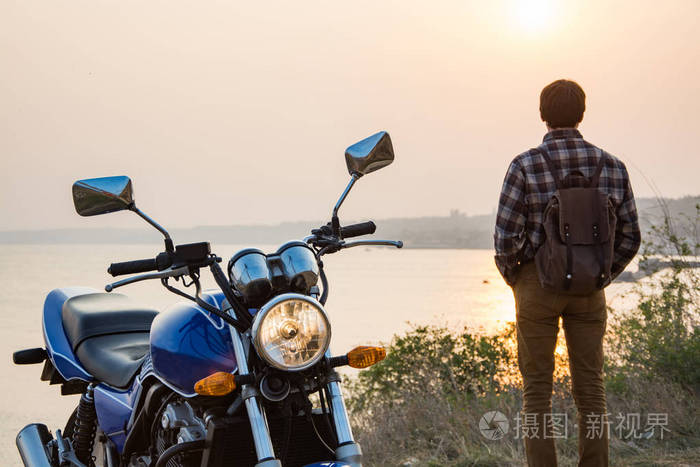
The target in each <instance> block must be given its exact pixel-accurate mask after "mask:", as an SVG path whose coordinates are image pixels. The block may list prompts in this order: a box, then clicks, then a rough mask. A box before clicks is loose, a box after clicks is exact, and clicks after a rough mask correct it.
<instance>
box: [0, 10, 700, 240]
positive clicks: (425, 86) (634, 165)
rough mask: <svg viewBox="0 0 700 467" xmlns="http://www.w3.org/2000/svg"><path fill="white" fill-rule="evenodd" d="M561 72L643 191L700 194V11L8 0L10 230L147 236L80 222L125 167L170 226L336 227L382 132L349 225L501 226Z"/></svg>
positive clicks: (588, 128)
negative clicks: (355, 169) (450, 219)
mask: <svg viewBox="0 0 700 467" xmlns="http://www.w3.org/2000/svg"><path fill="white" fill-rule="evenodd" d="M558 78H569V79H574V80H576V81H578V82H579V83H580V84H581V85H582V87H583V88H584V90H585V91H586V93H587V96H588V99H587V108H588V109H587V111H586V114H585V117H584V121H583V123H582V125H581V131H582V133H583V134H584V137H585V138H586V139H587V140H589V141H591V142H592V143H594V144H597V145H600V146H602V147H604V148H605V149H607V150H608V151H610V152H611V153H613V154H615V155H617V156H618V157H620V158H621V159H623V161H625V162H626V164H627V166H628V168H629V171H630V175H631V179H632V183H633V187H634V190H635V193H636V195H637V196H651V195H653V194H654V188H653V187H655V189H656V190H658V192H659V193H660V194H662V195H664V196H668V197H679V196H683V195H689V194H693V195H697V194H700V183H699V182H698V177H699V175H700V149H698V148H699V147H700V146H699V143H698V137H699V136H700V134H699V133H700V2H699V1H695V0H688V1H669V2H658V1H653V2H652V1H639V0H637V1H591V0H587V1H555V0H551V1H548V0H533V1H525V0H496V1H489V2H485V1H475V2H469V1H437V2H436V1H430V2H427V1H406V0H401V1H376V0H375V1H352V2H350V1H346V2H337V1H334V2H329V1H295V2H292V1H283V2H233V1H204V2H194V1H187V2H186V1H173V0H169V1H127V0H120V1H111V2H107V1H94V0H91V1H69V2H57V1H50V2H46V1H42V2H39V1H34V0H25V1H13V0H4V1H2V2H0V156H1V157H2V170H0V218H1V219H2V223H0V230H13V229H42V228H55V227H81V226H82V227H86V228H87V227H101V226H117V225H118V226H124V227H135V226H142V225H143V224H142V221H141V220H140V219H138V218H137V217H136V216H130V215H127V214H116V215H112V216H106V217H101V218H91V219H81V218H79V217H78V216H77V215H76V214H75V212H74V210H73V206H72V201H71V198H70V187H71V184H72V183H73V181H75V180H76V179H79V178H89V177H95V176H104V175H118V174H126V175H129V176H131V177H132V179H133V181H134V188H135V193H136V199H137V202H138V204H139V206H140V207H141V209H143V210H144V211H146V212H147V213H149V214H150V215H151V216H153V217H155V218H156V219H157V220H158V221H159V222H160V223H162V224H164V225H166V226H173V227H187V226H194V225H221V224H240V223H277V222H281V221H290V220H307V219H312V220H315V219H324V218H327V217H329V214H330V210H331V208H332V206H333V204H334V202H335V200H336V198H337V196H338V195H339V194H340V192H341V191H342V189H343V188H344V186H345V184H346V183H347V178H348V175H347V172H346V169H345V163H344V159H343V153H344V150H345V148H346V147H347V146H348V145H350V144H352V143H353V142H355V141H356V140H359V139H362V138H364V137H366V136H369V135H370V134H372V133H374V132H376V131H378V130H382V129H383V130H387V131H388V132H389V133H390V134H391V136H392V139H393V142H394V149H395V152H396V161H395V163H394V164H393V165H391V166H389V167H387V168H386V169H383V170H382V171H380V172H377V173H374V174H371V175H368V176H367V177H365V178H363V179H362V180H361V181H360V182H359V183H358V185H357V186H356V187H355V189H354V191H353V193H352V194H351V197H350V198H349V199H348V201H347V203H346V205H345V207H344V209H343V211H342V215H343V216H344V217H345V218H348V219H353V220H362V219H370V218H379V219H380V218H386V217H399V216H421V215H447V214H448V213H449V211H450V209H453V208H457V209H460V210H462V211H465V212H467V213H468V214H483V213H490V212H492V210H493V209H494V208H495V206H496V202H497V197H498V193H499V190H500V187H501V183H502V180H503V174H504V173H505V170H506V168H507V165H508V163H509V162H510V160H511V159H512V158H513V157H514V156H516V155H517V154H518V153H520V152H522V151H524V150H526V149H528V148H530V147H533V146H536V145H538V144H539V142H540V141H541V139H542V136H543V134H544V132H545V129H544V125H543V124H542V122H541V121H540V119H539V112H538V104H539V102H538V98H539V92H540V90H541V89H542V87H543V86H544V85H546V84H548V83H549V82H551V81H553V80H555V79H558ZM144 228H145V227H144ZM232 240H233V239H232Z"/></svg>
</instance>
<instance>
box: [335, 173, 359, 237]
mask: <svg viewBox="0 0 700 467" xmlns="http://www.w3.org/2000/svg"><path fill="white" fill-rule="evenodd" d="M359 178H360V175H358V174H357V173H353V174H352V176H351V178H350V183H348V186H346V187H345V190H344V191H343V193H342V194H341V195H340V199H339V200H338V202H337V203H335V207H334V208H333V216H332V217H331V226H332V227H333V234H335V235H338V234H340V219H338V210H339V209H340V206H342V205H343V201H345V198H347V197H348V193H350V189H352V186H353V185H354V184H355V182H356V181H357V180H358V179H359Z"/></svg>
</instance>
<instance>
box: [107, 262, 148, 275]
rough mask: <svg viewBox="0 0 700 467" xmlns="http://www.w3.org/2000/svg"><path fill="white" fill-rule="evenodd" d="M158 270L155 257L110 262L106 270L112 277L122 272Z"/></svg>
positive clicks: (122, 273)
mask: <svg viewBox="0 0 700 467" xmlns="http://www.w3.org/2000/svg"><path fill="white" fill-rule="evenodd" d="M157 270H158V262H157V261H156V259H155V258H152V259H137V260H134V261H123V262H121V263H112V264H110V266H109V268H108V269H107V272H108V273H110V274H111V275H112V276H113V277H117V276H123V275H124V274H136V273H138V272H150V271H157Z"/></svg>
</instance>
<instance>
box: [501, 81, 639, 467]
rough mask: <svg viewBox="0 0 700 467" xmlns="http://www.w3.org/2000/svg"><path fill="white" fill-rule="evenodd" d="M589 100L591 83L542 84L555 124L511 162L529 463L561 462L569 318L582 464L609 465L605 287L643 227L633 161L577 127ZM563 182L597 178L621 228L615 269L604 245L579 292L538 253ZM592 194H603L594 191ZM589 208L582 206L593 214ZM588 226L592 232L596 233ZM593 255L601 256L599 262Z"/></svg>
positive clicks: (512, 257)
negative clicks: (562, 371) (554, 282)
mask: <svg viewBox="0 0 700 467" xmlns="http://www.w3.org/2000/svg"><path fill="white" fill-rule="evenodd" d="M585 99H586V96H585V94H584V92H583V89H581V87H580V86H579V85H578V84H577V83H575V82H573V81H568V80H558V81H555V82H553V83H551V84H549V85H548V86H546V87H545V88H544V89H543V90H542V93H541V95H540V115H541V117H542V120H543V121H544V122H545V123H546V124H547V130H548V132H547V134H546V135H545V137H544V141H543V143H542V144H541V145H540V146H539V147H538V148H536V149H534V150H530V151H527V152H524V153H522V154H520V155H519V156H518V157H516V158H515V159H514V160H513V161H512V162H511V164H510V167H509V168H508V171H507V173H506V176H505V180H504V183H503V189H502V191H501V196H500V200H499V205H498V215H497V218H496V232H495V235H494V239H495V248H496V258H495V259H496V265H497V266H498V269H499V270H500V272H501V274H502V275H503V277H504V279H505V281H506V282H507V283H508V284H509V285H510V286H511V287H512V288H513V293H514V296H515V306H516V322H517V336H518V365H519V367H520V372H521V374H522V377H523V384H524V391H523V414H522V415H523V417H526V418H527V419H528V420H529V421H530V422H533V421H534V424H535V427H534V429H533V428H532V427H528V428H530V429H529V430H528V436H523V437H524V438H525V450H526V453H527V460H528V464H529V465H530V466H546V467H553V466H556V465H557V459H556V453H555V449H554V439H553V436H552V435H553V433H552V428H553V426H552V414H551V397H552V379H553V372H554V350H555V345H556V340H557V332H558V330H559V318H560V317H561V319H562V322H563V328H564V334H565V337H566V343H567V348H568V353H569V365H570V370H571V379H572V392H573V395H574V400H575V401H576V406H577V409H578V429H579V465H580V466H607V465H608V430H607V420H606V412H607V410H606V402H605V388H604V384H603V375H602V371H603V336H604V334H605V325H606V319H607V313H606V305H605V293H604V292H603V290H602V287H603V286H604V285H606V284H607V283H609V282H610V280H612V279H614V278H615V277H616V276H617V275H618V274H620V273H621V272H622V271H623V270H624V268H625V267H626V266H627V264H628V263H629V262H630V261H631V260H632V258H633V257H634V256H635V254H636V253H637V250H638V249H639V244H640V233H639V225H638V221H637V211H636V207H635V203H634V197H633V195H632V188H631V186H630V182H629V176H628V174H627V169H626V168H625V165H624V164H623V163H622V162H621V161H620V160H619V159H617V158H616V157H614V156H612V155H610V154H608V153H606V152H605V151H603V150H601V149H599V148H597V147H596V146H594V145H592V144H590V143H588V142H587V141H585V140H584V139H583V137H582V136H581V133H579V131H578V130H577V127H578V124H579V123H580V122H581V120H582V119H583V112H584V110H585ZM572 177H573V178H572ZM577 177H578V178H577ZM562 180H565V181H566V183H568V184H570V185H571V184H573V185H574V186H577V185H576V183H581V185H580V186H582V187H587V188H590V187H591V186H592V187H594V188H595V187H596V186H597V189H598V191H600V192H602V193H604V194H605V195H607V196H608V197H609V198H608V199H609V200H611V203H610V212H611V223H610V225H611V226H614V227H611V229H613V228H614V232H611V233H610V236H611V239H612V240H611V242H610V250H611V252H610V255H609V256H610V260H609V262H608V265H607V266H608V268H607V270H608V274H607V276H606V274H605V272H604V269H605V268H604V267H603V263H604V262H603V260H602V258H603V254H602V253H601V254H600V265H601V269H600V271H601V274H600V277H599V282H598V283H597V287H595V288H594V289H593V290H592V291H590V292H585V293H572V292H571V291H570V290H566V287H564V288H563V289H561V288H560V289H557V288H553V287H544V286H543V284H545V285H547V281H546V280H545V277H546V275H547V274H549V273H551V270H550V271H547V270H545V269H547V266H546V265H544V264H543V262H542V261H540V260H538V261H537V265H536V262H535V261H534V259H535V257H536V253H537V252H538V249H540V248H541V247H542V246H543V245H544V244H545V242H547V241H548V239H547V234H546V229H545V223H546V222H547V221H548V220H549V217H551V216H550V215H548V216H547V218H545V208H546V207H547V206H548V205H551V204H552V203H551V202H550V200H552V197H553V196H554V195H555V192H556V193H557V195H559V193H560V191H559V189H560V188H562V187H563V186H565V184H564V182H562ZM577 180H578V182H577ZM589 192H590V190H589ZM593 194H594V197H595V196H598V194H597V192H596V191H595V190H593ZM562 198H565V197H562ZM569 199H571V198H569ZM589 199H590V197H589ZM590 204H591V203H589V205H590ZM570 206H572V208H567V216H569V218H573V219H576V217H577V216H578V214H579V213H577V212H576V210H577V209H578V207H577V204H576V203H570ZM581 209H582V210H583V209H584V208H583V207H582V208H581ZM572 211H573V212H572ZM590 211H591V210H590V209H589V210H588V211H586V212H585V213H584V212H581V213H580V214H581V216H586V215H588V214H590ZM562 212H563V211H562ZM562 215H563V214H562ZM599 217H600V216H599ZM615 217H616V219H615ZM615 221H616V222H615ZM565 227H566V232H565V233H562V238H564V237H565V240H564V239H562V240H561V241H560V240H559V239H556V241H560V243H561V244H562V247H561V248H560V249H559V250H556V251H562V252H569V254H568V261H569V264H571V263H572V254H571V252H570V251H571V250H572V247H571V245H570V242H569V230H568V229H569V225H568V224H566V226H565ZM598 228H599V227H598V225H597V224H594V225H593V233H591V234H590V237H591V238H594V237H595V238H596V240H597V239H598V233H599V232H598ZM579 230H580V229H579ZM547 231H548V232H550V234H551V233H553V232H552V230H547ZM562 232H564V229H563V228H562ZM587 232H588V231H586V232H584V234H585V235H588V233H587ZM574 233H576V232H575V231H574ZM558 234H559V230H557V235H558ZM597 241H598V242H600V240H597ZM584 243H585V242H584ZM596 245H598V244H596ZM567 248H568V250H567ZM552 251H555V250H552ZM556 251H555V253H556ZM576 251H579V250H576ZM591 251H597V250H593V249H591ZM600 251H603V250H602V249H601V250H600ZM548 254H551V251H550V252H548ZM563 256H565V258H564V259H563V260H562V261H563V264H567V263H566V261H567V258H566V256H567V255H566V253H564V254H563ZM584 262H585V261H584ZM589 263H590V264H596V263H595V262H594V260H591V261H590V262H589ZM589 269H591V268H589ZM575 274H576V271H574V275H575ZM563 276H564V273H562V278H561V281H562V283H566V281H567V280H568V281H571V277H572V274H571V269H568V270H567V271H566V274H565V278H564V277H563Z"/></svg>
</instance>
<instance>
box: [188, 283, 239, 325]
mask: <svg viewBox="0 0 700 467" xmlns="http://www.w3.org/2000/svg"><path fill="white" fill-rule="evenodd" d="M193 280H194V285H195V288H196V293H195V303H197V305H199V306H200V307H202V308H204V309H205V310H207V311H208V312H209V313H213V314H215V315H216V316H218V317H219V318H221V319H222V320H224V321H225V322H226V323H228V324H230V325H231V326H233V327H234V328H236V329H237V330H238V331H239V332H241V333H244V332H246V331H247V330H248V326H246V325H245V324H243V323H241V321H240V320H238V319H235V318H233V317H232V316H230V315H229V314H227V313H224V312H223V311H221V310H219V309H218V308H217V307H215V306H212V305H210V304H208V303H207V302H205V301H204V300H203V299H202V287H201V285H200V284H199V280H198V279H194V278H193Z"/></svg>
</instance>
